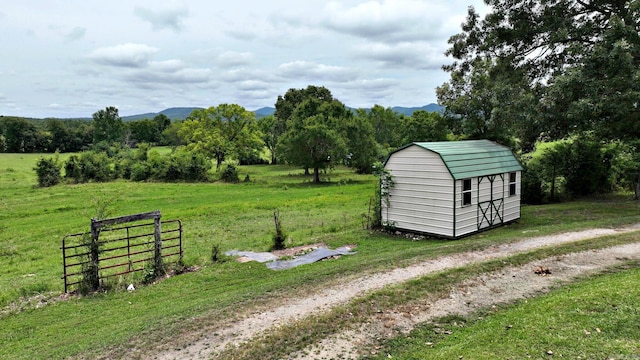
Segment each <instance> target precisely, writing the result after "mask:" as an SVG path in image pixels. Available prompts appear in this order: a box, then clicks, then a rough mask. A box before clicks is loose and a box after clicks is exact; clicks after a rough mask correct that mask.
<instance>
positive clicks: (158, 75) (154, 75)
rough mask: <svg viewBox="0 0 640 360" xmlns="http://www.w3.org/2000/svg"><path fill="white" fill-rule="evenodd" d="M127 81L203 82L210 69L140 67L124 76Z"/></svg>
mask: <svg viewBox="0 0 640 360" xmlns="http://www.w3.org/2000/svg"><path fill="white" fill-rule="evenodd" d="M125 78H126V79H127V80H128V81H131V82H134V83H136V84H138V85H141V86H143V87H144V86H148V85H150V84H173V85H176V86H177V85H180V84H195V83H205V82H208V81H209V79H210V78H211V70H209V69H196V68H182V69H164V70H163V69H141V70H136V71H135V72H133V73H131V74H128V75H127V76H125Z"/></svg>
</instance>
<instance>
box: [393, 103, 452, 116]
mask: <svg viewBox="0 0 640 360" xmlns="http://www.w3.org/2000/svg"><path fill="white" fill-rule="evenodd" d="M391 110H393V111H395V112H397V113H400V114H404V115H407V116H411V114H413V113H414V111H418V110H424V111H427V112H439V113H443V112H444V106H441V105H438V104H429V105H425V106H422V107H402V106H394V107H392V108H391Z"/></svg>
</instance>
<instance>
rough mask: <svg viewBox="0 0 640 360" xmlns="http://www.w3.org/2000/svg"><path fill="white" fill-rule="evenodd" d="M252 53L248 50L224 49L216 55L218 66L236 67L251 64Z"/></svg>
mask: <svg viewBox="0 0 640 360" xmlns="http://www.w3.org/2000/svg"><path fill="white" fill-rule="evenodd" d="M252 61H253V54H252V53H250V52H237V51H225V52H223V53H222V54H220V55H218V56H217V57H216V63H217V64H218V65H219V66H220V67H238V66H246V65H249V64H251V62H252Z"/></svg>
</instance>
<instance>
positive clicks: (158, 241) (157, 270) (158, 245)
mask: <svg viewBox="0 0 640 360" xmlns="http://www.w3.org/2000/svg"><path fill="white" fill-rule="evenodd" d="M153 237H154V246H155V253H154V262H153V270H154V274H155V275H156V276H161V275H164V266H163V264H162V228H161V222H160V212H159V211H158V212H157V215H156V216H154V231H153Z"/></svg>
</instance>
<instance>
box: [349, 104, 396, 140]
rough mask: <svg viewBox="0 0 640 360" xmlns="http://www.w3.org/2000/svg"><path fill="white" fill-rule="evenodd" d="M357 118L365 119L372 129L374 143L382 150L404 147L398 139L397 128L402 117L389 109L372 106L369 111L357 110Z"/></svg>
mask: <svg viewBox="0 0 640 360" xmlns="http://www.w3.org/2000/svg"><path fill="white" fill-rule="evenodd" d="M356 113H357V114H358V116H359V117H363V118H366V119H367V121H369V123H370V124H371V127H372V128H373V133H374V137H375V139H376V142H377V143H378V144H380V145H381V146H383V147H384V148H387V149H388V148H397V147H400V146H402V145H404V144H403V143H402V141H401V139H400V138H399V137H398V127H399V125H400V120H401V119H402V115H400V114H399V113H397V112H395V111H393V109H392V108H390V107H387V108H385V107H383V106H381V105H377V104H376V105H374V106H373V107H372V108H371V109H369V110H367V109H358V110H357V111H356Z"/></svg>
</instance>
